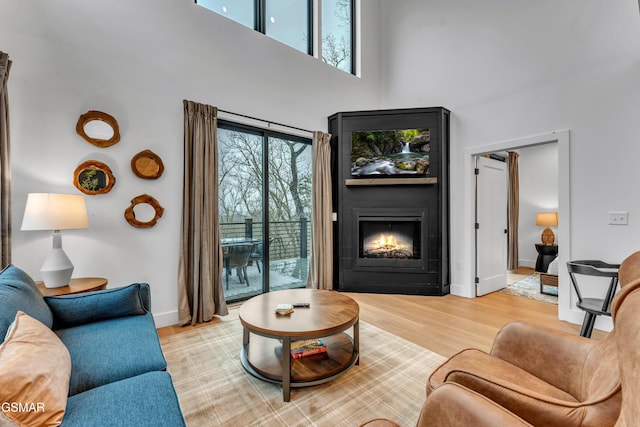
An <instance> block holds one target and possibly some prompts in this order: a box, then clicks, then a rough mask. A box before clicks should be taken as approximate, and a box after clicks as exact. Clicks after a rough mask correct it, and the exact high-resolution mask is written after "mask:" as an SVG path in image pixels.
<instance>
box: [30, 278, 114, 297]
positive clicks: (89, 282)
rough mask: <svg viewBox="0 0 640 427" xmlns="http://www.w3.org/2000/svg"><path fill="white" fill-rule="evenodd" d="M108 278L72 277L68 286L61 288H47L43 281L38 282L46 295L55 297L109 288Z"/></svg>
mask: <svg viewBox="0 0 640 427" xmlns="http://www.w3.org/2000/svg"><path fill="white" fill-rule="evenodd" d="M107 282H108V281H107V279H105V278H104V277H79V278H77V279H71V280H70V281H69V284H68V285H67V286H61V287H59V288H47V287H45V286H44V283H43V282H36V285H38V288H39V289H40V292H41V293H42V295H44V296H45V297H53V296H57V295H71V294H80V293H82V292H91V291H100V290H103V289H107Z"/></svg>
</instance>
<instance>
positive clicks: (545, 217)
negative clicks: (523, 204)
mask: <svg viewBox="0 0 640 427" xmlns="http://www.w3.org/2000/svg"><path fill="white" fill-rule="evenodd" d="M536 225H537V226H541V227H557V226H558V212H541V213H538V214H536Z"/></svg>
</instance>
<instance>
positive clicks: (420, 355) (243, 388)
mask: <svg viewBox="0 0 640 427" xmlns="http://www.w3.org/2000/svg"><path fill="white" fill-rule="evenodd" d="M237 312H238V310H237V309H234V310H230V314H229V315H228V316H224V317H222V318H220V319H216V320H215V321H212V322H211V323H210V324H209V325H207V326H199V327H193V328H191V327H188V328H190V329H189V330H186V331H184V332H180V333H178V334H176V335H172V336H168V337H164V338H162V339H161V340H160V341H161V344H162V349H163V351H164V354H165V357H166V359H167V363H168V371H169V373H170V374H171V376H172V377H173V382H174V384H175V387H176V391H177V393H178V398H179V399H180V405H181V407H182V410H183V413H184V416H185V419H186V421H187V424H188V425H189V426H193V427H205V426H270V427H271V426H328V427H329V426H331V427H335V426H351V427H353V426H358V425H360V424H362V423H364V422H366V421H368V420H371V419H373V418H379V417H383V418H388V419H391V420H393V421H395V422H396V423H398V424H400V425H401V426H415V425H416V421H417V419H418V415H419V413H420V408H421V407H422V404H423V402H424V400H425V390H426V381H427V377H428V376H429V374H430V373H431V372H432V371H433V370H434V369H435V368H436V367H438V366H439V365H440V364H441V363H442V362H443V361H444V360H445V358H444V357H443V356H440V355H438V354H436V353H433V352H431V351H429V350H426V349H424V348H422V347H420V346H418V345H415V344H413V343H410V342H408V341H406V340H404V339H402V338H400V337H397V336H395V335H392V334H390V333H388V332H386V331H384V330H382V329H379V328H377V327H375V326H373V325H370V324H367V323H365V322H363V321H360V364H359V365H355V366H353V367H352V368H350V369H349V370H348V371H347V372H346V373H345V374H344V375H342V376H340V377H338V378H337V379H335V380H333V381H330V382H328V383H325V384H321V385H317V386H313V387H304V388H293V389H291V401H290V402H284V401H283V400H282V388H281V387H279V386H277V385H274V384H270V383H267V382H264V381H260V380H258V379H256V378H254V377H253V376H251V375H249V374H248V373H247V372H246V371H245V370H244V368H242V365H241V364H240V348H241V345H242V326H241V324H240V321H239V320H238V313H237Z"/></svg>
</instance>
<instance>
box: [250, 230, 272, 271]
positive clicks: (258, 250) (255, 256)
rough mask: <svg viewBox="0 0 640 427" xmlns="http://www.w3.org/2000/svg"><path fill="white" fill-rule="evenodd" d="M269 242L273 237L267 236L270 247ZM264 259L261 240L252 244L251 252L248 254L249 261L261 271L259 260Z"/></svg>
mask: <svg viewBox="0 0 640 427" xmlns="http://www.w3.org/2000/svg"><path fill="white" fill-rule="evenodd" d="M271 242H273V237H269V247H271ZM263 259H264V245H263V244H262V242H260V243H258V244H256V245H254V247H253V252H251V255H250V256H249V261H252V262H255V263H256V267H258V272H260V273H262V271H261V270H260V262H261V261H262V260H263Z"/></svg>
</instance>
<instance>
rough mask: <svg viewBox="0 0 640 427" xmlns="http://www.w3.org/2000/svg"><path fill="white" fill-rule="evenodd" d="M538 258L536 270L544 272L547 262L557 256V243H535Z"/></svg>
mask: <svg viewBox="0 0 640 427" xmlns="http://www.w3.org/2000/svg"><path fill="white" fill-rule="evenodd" d="M536 251H538V259H537V260H536V271H538V272H541V273H546V272H547V268H549V264H550V263H551V261H553V260H554V259H555V258H556V257H557V256H558V245H543V244H542V243H536Z"/></svg>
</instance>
